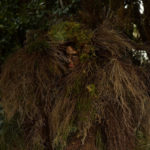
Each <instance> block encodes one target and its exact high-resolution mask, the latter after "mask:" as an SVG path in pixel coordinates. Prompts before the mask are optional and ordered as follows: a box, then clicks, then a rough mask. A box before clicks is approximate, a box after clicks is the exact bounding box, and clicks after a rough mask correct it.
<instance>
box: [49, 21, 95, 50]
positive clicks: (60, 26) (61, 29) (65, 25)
mask: <svg viewBox="0 0 150 150" xmlns="http://www.w3.org/2000/svg"><path fill="white" fill-rule="evenodd" d="M49 36H50V37H51V39H52V40H53V41H55V42H59V43H64V42H68V41H69V42H74V43H75V44H76V47H77V48H80V47H81V46H83V45H85V44H88V43H89V42H90V40H91V38H92V36H93V33H92V31H90V30H87V29H85V28H84V26H83V25H82V24H80V23H78V22H73V21H64V22H60V23H57V24H56V25H53V26H52V27H51V29H50V31H49Z"/></svg>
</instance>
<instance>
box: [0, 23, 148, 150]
mask: <svg viewBox="0 0 150 150" xmlns="http://www.w3.org/2000/svg"><path fill="white" fill-rule="evenodd" d="M106 26H107V25H106V24H104V25H101V26H100V27H99V28H98V29H97V30H96V31H95V34H94V36H93V37H92V38H91V41H90V42H89V43H88V44H87V43H86V45H88V46H87V47H86V46H85V47H84V46H80V49H79V50H78V51H80V52H79V58H80V63H79V65H77V66H76V67H75V68H74V69H73V70H72V71H70V72H69V73H68V71H67V72H66V71H65V70H66V69H65V65H66V58H65V56H64V53H63V52H64V51H65V46H63V49H62V47H61V46H60V45H54V44H52V43H51V42H50V41H49V39H47V37H41V36H38V37H37V38H36V39H34V40H33V41H32V40H31V42H29V41H30V40H29V41H27V43H26V46H25V48H24V49H23V50H20V51H18V52H17V53H15V54H14V55H13V56H11V57H10V58H9V59H8V60H7V62H6V64H5V65H4V66H3V70H2V74H1V81H0V87H1V92H2V105H3V107H4V109H5V112H6V114H7V116H8V118H11V117H12V116H13V115H14V114H15V113H16V112H19V113H20V120H21V121H22V122H21V126H22V128H23V130H24V133H25V134H24V136H25V142H26V143H27V144H26V145H27V146H28V145H29V146H28V147H27V149H28V150H29V149H31V150H33V147H34V145H40V146H39V150H42V149H44V150H46V148H45V147H49V150H51V149H56V150H60V149H65V147H66V149H67V150H72V149H71V148H70V146H71V144H69V142H70V143H72V137H74V138H75V141H77V142H76V143H77V144H79V145H81V147H83V148H81V149H83V150H84V149H85V147H88V148H89V147H91V148H90V150H91V149H93V150H95V149H96V147H95V146H96V145H97V147H99V146H98V145H102V143H104V146H102V147H101V148H106V149H107V150H126V149H128V150H133V149H134V148H135V143H136V130H137V129H138V128H139V126H140V124H141V121H142V118H143V116H144V113H145V112H144V110H145V108H144V105H145V102H146V101H148V100H149V96H148V92H147V87H146V85H145V84H144V81H142V80H141V78H140V74H139V71H138V69H139V68H138V67H136V66H134V64H133V63H132V60H130V57H131V55H130V54H131V49H132V48H133V46H132V45H131V44H130V43H129V41H128V40H127V39H126V38H125V37H124V36H123V35H120V34H118V33H116V32H115V31H114V30H113V29H110V28H107V27H106ZM43 39H44V40H43ZM61 44H62V43H61ZM75 44H76V43H75ZM37 45H38V46H37ZM60 47H61V48H60ZM85 48H87V49H86V50H85ZM91 130H92V131H93V132H92V133H91ZM97 131H98V132H97ZM97 133H99V134H98V135H97ZM91 134H92V135H91ZM90 135H91V136H90ZM90 138H91V140H89V139H90ZM101 138H102V139H101ZM70 139H71V140H70ZM28 141H29V142H28ZM87 141H89V142H87ZM94 141H95V143H97V144H94ZM96 141H97V142H96ZM99 142H100V143H99ZM68 144H69V146H68V147H67V145H68ZM90 144H91V145H90ZM84 145H85V147H84ZM87 145H88V146H87ZM29 147H30V148H29ZM72 148H73V149H74V150H76V149H78V148H79V147H77V148H75V147H74V146H73V147H72ZM88 148H87V149H86V150H88ZM47 149H48V148H47Z"/></svg>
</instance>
